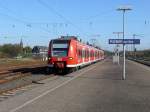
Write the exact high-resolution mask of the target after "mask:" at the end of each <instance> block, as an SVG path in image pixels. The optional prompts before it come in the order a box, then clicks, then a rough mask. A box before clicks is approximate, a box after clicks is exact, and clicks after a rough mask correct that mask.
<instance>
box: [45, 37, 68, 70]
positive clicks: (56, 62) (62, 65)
mask: <svg viewBox="0 0 150 112" xmlns="http://www.w3.org/2000/svg"><path fill="white" fill-rule="evenodd" d="M69 45H70V40H65V39H53V40H51V41H50V44H49V51H48V71H49V72H52V71H54V70H55V72H65V71H67V70H66V69H67V68H66V65H67V61H68V53H69Z"/></svg>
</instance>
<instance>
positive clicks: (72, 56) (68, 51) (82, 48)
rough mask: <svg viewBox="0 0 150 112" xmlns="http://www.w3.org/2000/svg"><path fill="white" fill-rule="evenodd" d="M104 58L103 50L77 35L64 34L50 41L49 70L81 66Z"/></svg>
mask: <svg viewBox="0 0 150 112" xmlns="http://www.w3.org/2000/svg"><path fill="white" fill-rule="evenodd" d="M102 59H104V51H103V50H101V49H99V48H96V47H93V46H91V45H87V44H83V43H82V42H80V41H78V40H77V38H76V37H75V36H62V37H61V38H58V39H53V40H51V41H50V44H49V50H48V70H52V69H57V71H63V70H68V69H71V68H79V67H81V66H84V65H87V64H91V63H93V62H96V61H99V60H102Z"/></svg>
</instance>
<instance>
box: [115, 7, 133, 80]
mask: <svg viewBox="0 0 150 112" xmlns="http://www.w3.org/2000/svg"><path fill="white" fill-rule="evenodd" d="M130 10H132V9H131V8H130V7H128V6H123V7H120V8H118V9H117V11H122V12H123V13H122V14H123V39H124V16H125V12H126V11H130ZM125 55H126V54H125V44H123V76H122V79H123V80H125V79H126V71H125V70H126V66H125V58H126V57H125Z"/></svg>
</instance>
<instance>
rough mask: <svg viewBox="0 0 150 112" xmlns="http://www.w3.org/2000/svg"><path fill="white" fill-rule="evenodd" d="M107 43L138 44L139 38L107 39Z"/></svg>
mask: <svg viewBox="0 0 150 112" xmlns="http://www.w3.org/2000/svg"><path fill="white" fill-rule="evenodd" d="M109 44H140V39H109Z"/></svg>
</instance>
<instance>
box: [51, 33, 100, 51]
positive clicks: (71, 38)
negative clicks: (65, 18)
mask: <svg viewBox="0 0 150 112" xmlns="http://www.w3.org/2000/svg"><path fill="white" fill-rule="evenodd" d="M53 40H76V41H78V42H80V43H81V44H84V45H88V46H90V47H94V48H96V49H99V50H102V49H101V48H100V47H98V46H94V45H92V44H89V43H88V42H87V43H83V42H82V41H81V39H80V40H78V38H77V37H76V36H61V37H60V38H57V39H53Z"/></svg>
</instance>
